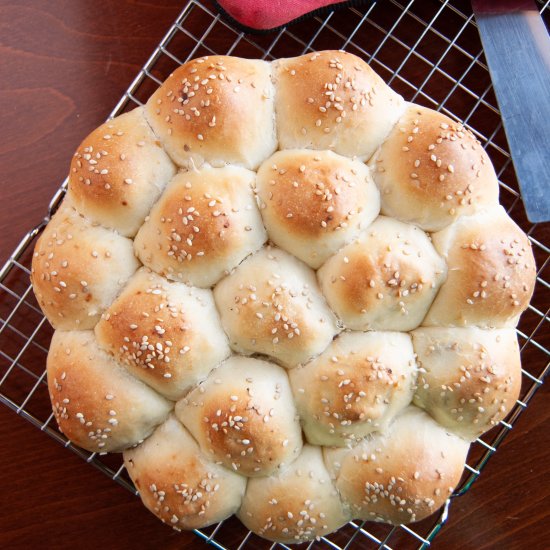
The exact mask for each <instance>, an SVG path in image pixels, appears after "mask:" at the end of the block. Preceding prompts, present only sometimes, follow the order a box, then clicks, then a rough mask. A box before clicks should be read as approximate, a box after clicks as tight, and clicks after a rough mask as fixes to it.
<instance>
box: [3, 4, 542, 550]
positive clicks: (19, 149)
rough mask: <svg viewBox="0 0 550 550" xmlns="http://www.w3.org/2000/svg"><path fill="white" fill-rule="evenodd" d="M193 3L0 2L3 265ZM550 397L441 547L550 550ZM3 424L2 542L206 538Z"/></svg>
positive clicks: (6, 418)
mask: <svg viewBox="0 0 550 550" xmlns="http://www.w3.org/2000/svg"><path fill="white" fill-rule="evenodd" d="M182 5H183V0H181V1H176V0H155V1H154V2H145V1H132V0H118V1H115V0H94V1H93V2H86V1H84V0H50V1H49V2H44V1H40V0H18V1H17V2H16V1H9V0H1V1H0V28H1V32H0V47H1V50H0V59H1V61H0V128H1V131H2V137H3V139H2V141H1V143H0V159H1V167H2V168H1V175H0V182H1V183H0V185H1V187H0V194H1V200H0V235H1V239H0V264H1V263H3V262H4V261H5V260H6V259H7V257H8V256H9V253H10V252H11V250H12V249H13V248H14V247H15V245H16V244H17V243H18V241H19V239H20V238H21V236H22V235H23V234H24V233H25V232H26V231H27V230H28V229H29V228H30V227H31V226H33V225H34V224H36V223H37V222H38V221H39V220H40V219H41V218H42V217H43V215H44V213H45V205H46V204H47V202H48V200H49V199H50V197H51V196H52V194H53V193H54V191H55V190H56V189H57V187H58V186H59V183H60V182H61V181H62V180H63V178H64V176H65V175H66V172H67V169H68V164H69V159H70V156H71V154H72V152H73V151H74V149H75V148H76V146H77V145H78V144H79V142H80V141H81V139H82V138H83V137H84V136H85V135H86V134H87V133H88V132H89V131H91V130H92V129H93V128H94V127H95V126H97V125H98V124H99V123H100V122H102V121H103V120H104V119H105V118H106V116H107V115H108V113H109V112H110V110H111V108H112V107H113V106H114V104H115V101H116V100H117V99H118V98H119V97H120V96H121V94H122V93H123V91H124V90H125V89H126V87H127V86H128V84H129V83H130V81H131V80H132V79H133V77H134V76H135V74H136V73H137V71H138V70H139V68H140V67H141V66H142V64H143V63H144V61H145V60H146V59H147V57H148V56H149V54H150V52H151V51H152V50H153V49H154V47H155V45H156V44H157V43H158V41H159V40H160V38H161V37H162V35H163V34H164V32H165V31H166V29H167V28H168V26H169V25H170V24H171V22H172V21H173V20H174V19H175V17H176V15H177V14H178V13H179V11H180V9H181V8H182ZM546 336H548V334H547V335H546ZM549 397H550V395H549V391H548V388H547V387H546V388H545V387H543V388H542V389H541V390H540V391H539V393H538V394H537V396H536V398H535V399H534V401H533V402H532V403H531V405H530V406H529V409H528V410H527V412H526V413H525V414H524V415H523V416H522V417H521V418H520V420H519V421H518V422H517V424H516V426H515V428H514V429H513V431H512V433H511V434H510V435H509V437H508V438H507V439H506V441H505V443H504V445H503V446H502V447H501V449H500V450H499V451H498V453H497V454H496V455H495V456H494V457H493V458H492V459H491V461H490V463H489V465H488V466H487V468H486V470H485V471H484V472H483V474H482V476H481V477H480V479H479V480H478V481H477V482H476V483H475V485H474V487H473V488H472V489H471V490H470V491H469V492H468V493H467V494H466V495H465V496H463V497H461V498H460V499H458V500H457V501H456V502H455V503H454V505H453V507H452V508H451V515H450V520H449V521H448V523H447V525H446V526H445V527H444V529H443V531H442V533H441V534H440V535H439V536H438V538H437V539H436V543H435V546H436V547H438V548H474V547H475V548H497V547H500V548H503V549H506V550H510V549H513V548H530V549H535V548H547V547H548V542H547V535H548V531H549V528H550V519H549V515H548V503H549V502H550V500H549V499H548V497H549V479H550V468H549V464H550V430H549V429H548V420H549V419H550V407H549V406H548V398H549ZM0 433H1V436H2V437H1V439H0V472H2V484H1V488H0V495H1V496H0V500H1V502H2V507H1V514H0V547H2V548H6V549H7V548H10V549H13V548H24V549H27V548H38V549H40V548H56V549H64V548H81V549H85V548H97V547H100V546H103V547H105V548H127V547H135V548H153V547H165V548H176V547H177V548H182V547H185V548H201V547H203V546H202V543H201V542H200V541H199V540H198V539H197V538H196V537H195V536H194V535H193V534H190V533H183V534H176V533H174V532H172V530H170V529H168V528H167V527H165V526H163V525H162V524H161V523H160V522H159V521H158V520H156V519H155V518H154V517H153V516H152V515H151V514H149V513H148V512H147V511H146V510H145V509H144V508H143V507H142V505H141V503H140V501H139V499H137V498H135V497H133V496H132V495H130V494H129V493H128V492H127V491H124V490H123V489H121V488H120V487H119V486H118V485H116V484H115V483H114V482H112V481H111V480H110V479H108V478H107V477H105V476H103V475H102V474H101V473H99V472H98V471H96V470H95V469H94V468H91V467H89V466H87V465H86V464H85V463H83V462H82V460H80V459H79V458H77V457H76V456H74V455H73V454H72V453H70V452H68V451H67V450H65V449H64V448H63V447H62V446H61V445H59V444H58V443H56V442H54V441H53V440H51V439H50V438H48V437H47V436H46V435H44V434H43V433H41V432H40V431H39V430H37V429H36V428H34V427H33V426H31V425H30V424H28V423H27V422H25V421H24V420H23V419H21V418H19V417H18V416H17V415H16V414H15V413H14V412H12V411H10V410H8V409H7V408H6V407H2V406H0ZM544 499H546V501H545V500H544Z"/></svg>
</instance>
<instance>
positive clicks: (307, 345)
mask: <svg viewBox="0 0 550 550" xmlns="http://www.w3.org/2000/svg"><path fill="white" fill-rule="evenodd" d="M214 299H215V300H216V305H217V307H218V311H219V313H220V316H221V320H222V325H223V327H224V329H225V331H226V332H227V334H228V335H229V343H230V346H231V347H232V348H233V349H234V350H235V351H236V352H238V353H243V354H252V353H261V354H264V355H269V356H270V357H272V358H273V359H275V360H276V361H277V362H279V363H281V364H282V365H284V366H286V367H289V368H290V367H294V366H296V365H297V364H300V363H304V362H306V361H307V360H309V359H310V358H311V357H313V356H314V355H317V354H318V353H321V352H322V351H323V350H324V349H325V348H326V346H327V345H328V344H329V343H330V341H331V340H332V338H333V336H334V335H335V334H336V333H337V332H338V328H337V326H336V319H335V317H334V315H333V314H332V312H331V311H330V309H329V308H328V307H327V305H326V303H325V300H324V298H323V297H322V295H321V293H320V292H319V288H318V286H317V284H316V281H315V276H314V274H313V271H311V270H310V269H309V268H308V267H307V266H306V265H305V264H303V263H301V262H299V261H298V260H297V259H296V258H294V257H293V256H290V255H289V254H287V253H286V252H283V251H282V250H280V249H276V248H269V247H268V248H264V249H262V250H260V251H259V252H257V253H256V254H254V255H253V256H251V257H249V258H247V259H246V260H245V261H244V262H243V263H242V264H241V265H240V266H239V267H238V268H237V269H236V270H235V271H234V272H233V273H232V274H231V275H229V276H228V277H226V278H225V279H223V280H222V281H221V282H220V283H219V284H218V285H217V286H216V288H215V289H214Z"/></svg>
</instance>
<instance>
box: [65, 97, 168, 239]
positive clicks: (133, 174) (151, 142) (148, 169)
mask: <svg viewBox="0 0 550 550" xmlns="http://www.w3.org/2000/svg"><path fill="white" fill-rule="evenodd" d="M174 173H175V168H174V165H173V164H172V162H171V160H170V159H169V158H168V155H167V154H166V153H165V152H164V150H163V149H162V147H161V144H160V142H159V141H158V140H157V139H156V138H155V135H154V134H153V132H152V131H151V128H149V125H148V124H147V122H146V121H145V118H144V116H143V107H138V108H137V109H134V110H133V111H130V112H129V113H124V114H122V115H120V116H118V117H116V118H114V119H112V120H109V121H107V122H106V123H105V124H102V125H101V126H100V127H99V128H97V129H96V130H94V131H93V132H92V133H91V134H90V135H89V136H87V137H86V138H85V139H84V141H83V142H82V143H81V144H80V146H79V148H78V149H77V150H76V153H75V154H74V156H73V159H72V162H71V170H70V172H69V196H70V197H71V198H72V200H73V203H74V206H75V208H76V209H77V210H78V211H79V212H81V213H82V214H84V215H85V216H88V217H89V218H90V219H91V220H92V221H94V222H98V223H101V224H103V225H104V226H106V227H112V228H114V229H116V230H117V231H119V232H120V233H121V234H122V235H125V236H127V237H132V236H134V235H135V234H136V232H137V230H138V229H139V227H140V226H141V224H142V223H143V220H144V218H145V216H146V215H147V214H148V213H149V210H150V209H151V207H152V206H153V204H154V202H155V201H156V200H157V198H158V197H159V195H160V194H161V192H162V190H163V189H164V187H165V186H166V184H167V183H168V180H170V179H171V178H172V176H173V175H174Z"/></svg>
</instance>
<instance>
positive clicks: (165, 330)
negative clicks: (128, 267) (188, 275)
mask: <svg viewBox="0 0 550 550" xmlns="http://www.w3.org/2000/svg"><path fill="white" fill-rule="evenodd" d="M95 333H96V337H97V341H98V343H99V345H100V346H102V347H103V348H104V349H105V350H107V351H108V352H109V353H111V354H112V355H113V356H114V357H115V359H116V360H117V361H118V362H119V363H121V364H123V365H125V366H126V368H127V369H128V370H129V371H130V372H131V373H132V374H133V375H134V376H136V377H137V378H139V379H140V380H142V381H143V382H145V383H146V384H149V385H150V386H151V387H153V388H154V389H155V390H157V391H158V392H159V393H161V394H162V395H164V396H165V397H167V398H168V399H172V400H177V399H179V398H180V397H181V396H182V395H183V394H184V393H185V392H186V391H187V390H188V389H190V388H191V386H193V385H194V384H196V383H197V382H198V381H199V380H202V379H204V378H206V376H207V375H208V373H209V372H210V371H211V370H212V369H213V368H214V367H215V366H217V365H218V364H219V363H221V361H223V360H224V359H225V358H227V357H228V356H229V354H230V353H231V350H230V349H229V345H228V343H227V337H226V336H225V333H224V332H223V329H222V327H221V324H220V320H219V317H218V314H217V312H216V308H215V306H214V299H213V297H212V293H211V291H209V290H202V289H198V288H191V287H188V286H186V285H184V284H182V283H169V282H168V281H167V280H166V279H164V278H163V277H161V276H159V275H156V274H154V273H152V272H151V271H149V270H148V269H147V268H142V269H141V270H139V271H138V272H137V273H136V274H135V275H134V277H132V279H130V281H129V282H128V284H127V285H126V287H125V288H124V290H123V291H122V294H121V295H120V296H119V297H118V298H117V299H116V300H115V302H114V303H113V305H112V306H111V307H110V308H109V309H108V310H107V311H106V312H105V313H104V314H103V315H102V318H101V320H100V321H99V323H98V324H97V325H96V327H95Z"/></svg>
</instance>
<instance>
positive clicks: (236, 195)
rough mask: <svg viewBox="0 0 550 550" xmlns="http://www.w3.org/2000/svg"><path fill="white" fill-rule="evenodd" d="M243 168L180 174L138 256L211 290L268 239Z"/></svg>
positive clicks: (142, 234) (139, 243) (142, 236)
mask: <svg viewBox="0 0 550 550" xmlns="http://www.w3.org/2000/svg"><path fill="white" fill-rule="evenodd" d="M254 177H255V175H254V173H253V172H250V171H249V170H245V169H243V168H237V167H234V166H231V167H230V166H228V167H226V168H209V167H205V168H203V169H201V170H191V171H189V172H180V173H179V174H178V175H177V176H176V177H175V178H174V179H173V180H172V181H171V182H170V184H169V186H168V188H167V189H166V191H165V192H164V193H163V195H162V197H161V199H160V200H159V201H158V202H157V204H156V205H155V206H154V207H153V209H152V210H151V213H150V215H149V216H148V217H147V219H146V221H145V223H144V224H143V226H142V227H141V229H140V230H139V232H138V234H137V236H136V239H135V241H134V247H135V250H136V254H137V256H138V258H139V259H140V260H141V261H142V262H143V263H144V264H145V265H146V266H148V267H150V268H151V269H152V270H153V271H156V272H157V273H160V274H161V275H164V276H165V277H167V278H168V279H171V280H173V281H181V282H184V283H189V284H192V285H195V286H201V287H209V286H211V285H213V284H214V283H216V282H217V281H218V280H219V279H220V278H221V277H222V276H223V275H224V274H226V273H227V272H228V270H230V269H231V268H233V267H235V266H236V265H237V264H238V263H239V262H240V261H242V260H243V259H244V258H245V257H246V256H247V255H248V254H250V253H251V252H254V251H256V250H257V249H258V248H260V247H261V246H262V244H263V243H264V242H265V240H266V238H267V237H266V233H265V229H264V226H263V224H262V219H261V217H260V214H259V212H258V208H257V206H256V201H255V199H254V195H253V192H252V184H253V182H254Z"/></svg>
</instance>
